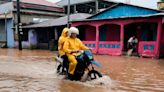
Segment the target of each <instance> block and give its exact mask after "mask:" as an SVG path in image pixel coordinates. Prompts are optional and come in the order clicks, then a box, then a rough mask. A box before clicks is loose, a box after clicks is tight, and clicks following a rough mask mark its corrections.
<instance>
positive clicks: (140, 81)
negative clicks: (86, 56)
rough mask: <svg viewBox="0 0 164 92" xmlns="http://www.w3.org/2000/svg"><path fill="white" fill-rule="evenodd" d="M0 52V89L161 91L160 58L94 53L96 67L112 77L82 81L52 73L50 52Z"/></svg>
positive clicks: (22, 91)
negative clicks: (97, 63) (101, 66)
mask: <svg viewBox="0 0 164 92" xmlns="http://www.w3.org/2000/svg"><path fill="white" fill-rule="evenodd" d="M0 52H1V53H0V92H163V91H164V60H162V59H161V60H155V59H148V58H138V57H126V56H124V57H117V56H107V55H95V58H96V60H97V61H100V63H101V64H102V65H103V68H101V69H98V70H99V71H101V72H103V73H104V74H105V75H107V76H110V78H111V79H112V80H111V79H109V77H104V78H102V79H100V80H97V81H93V82H85V83H82V82H75V81H68V80H63V79H62V76H58V75H57V74H56V73H55V72H56V71H55V65H56V63H55V62H54V61H53V59H52V57H53V56H54V52H50V51H46V50H22V51H19V50H16V49H0ZM100 81H101V82H103V83H104V84H101V83H100ZM99 83H100V84H99ZM110 83H111V84H110Z"/></svg>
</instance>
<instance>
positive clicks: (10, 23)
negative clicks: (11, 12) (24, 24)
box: [7, 18, 14, 48]
mask: <svg viewBox="0 0 164 92" xmlns="http://www.w3.org/2000/svg"><path fill="white" fill-rule="evenodd" d="M12 28H13V19H12V18H11V19H7V47H9V48H13V47H14V31H13V29H12Z"/></svg>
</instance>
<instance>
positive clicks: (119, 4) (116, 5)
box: [88, 3, 162, 19]
mask: <svg viewBox="0 0 164 92" xmlns="http://www.w3.org/2000/svg"><path fill="white" fill-rule="evenodd" d="M122 5H127V6H133V7H138V8H141V9H147V10H152V11H156V12H162V11H160V10H157V9H151V8H147V7H142V6H137V5H132V4H126V3H118V4H115V5H113V6H111V7H109V8H107V9H105V10H104V11H102V12H99V13H97V14H95V15H93V16H91V17H89V18H88V19H91V18H93V17H95V16H98V15H100V14H103V13H105V12H107V11H110V10H111V9H113V8H116V7H119V6H122Z"/></svg>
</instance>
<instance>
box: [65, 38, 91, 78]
mask: <svg viewBox="0 0 164 92" xmlns="http://www.w3.org/2000/svg"><path fill="white" fill-rule="evenodd" d="M63 49H64V52H66V54H67V56H68V60H69V62H70V63H69V69H68V72H69V73H70V74H72V75H73V74H74V71H75V68H76V65H77V60H76V57H75V56H76V53H71V52H72V51H75V50H88V49H89V48H88V47H86V46H85V45H84V44H83V43H82V42H81V41H80V39H78V38H70V37H69V38H67V40H66V41H65V43H64V46H63Z"/></svg>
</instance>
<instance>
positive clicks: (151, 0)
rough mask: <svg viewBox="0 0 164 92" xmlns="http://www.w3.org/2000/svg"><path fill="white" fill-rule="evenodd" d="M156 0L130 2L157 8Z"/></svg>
mask: <svg viewBox="0 0 164 92" xmlns="http://www.w3.org/2000/svg"><path fill="white" fill-rule="evenodd" d="M47 1H51V2H58V1H60V0H47ZM113 1H120V2H125V1H126V0H113ZM157 1H159V0H131V4H134V5H139V6H144V7H148V8H153V9H157Z"/></svg>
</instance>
